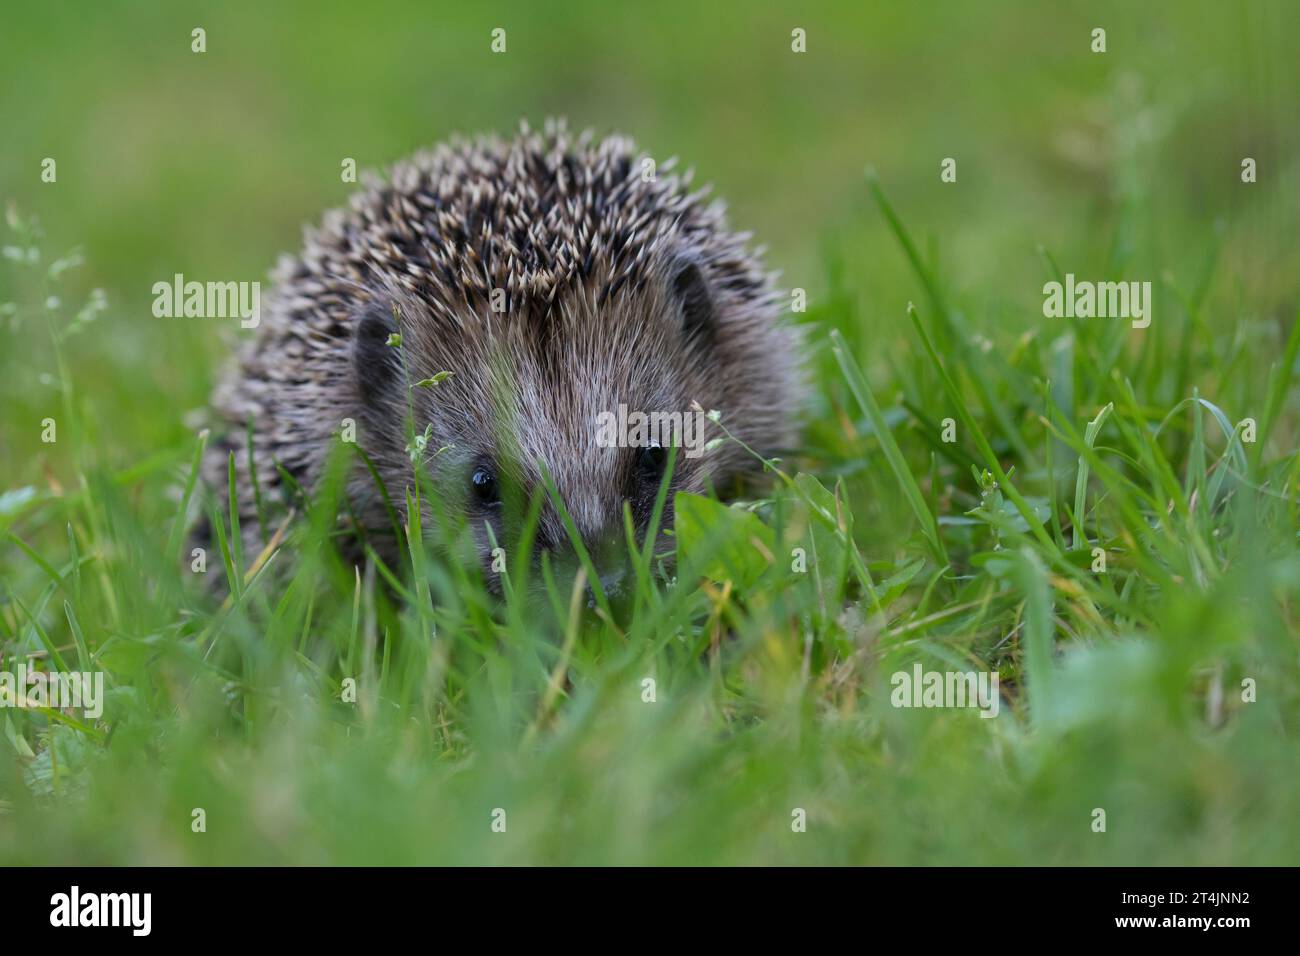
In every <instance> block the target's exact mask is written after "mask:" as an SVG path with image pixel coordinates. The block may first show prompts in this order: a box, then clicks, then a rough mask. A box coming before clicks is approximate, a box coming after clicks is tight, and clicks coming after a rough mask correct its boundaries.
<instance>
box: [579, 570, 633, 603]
mask: <svg viewBox="0 0 1300 956" xmlns="http://www.w3.org/2000/svg"><path fill="white" fill-rule="evenodd" d="M626 577H627V572H626V571H624V570H623V569H622V568H619V569H617V570H614V571H606V572H605V573H604V574H602V575H601V576H600V589H601V590H602V591H604V592H605V599H606V600H608V601H614V600H617V599H618V598H620V597H622V595H623V582H624V580H625V579H626ZM587 607H589V608H595V607H596V592H595V590H594V589H593V588H592V587H591V585H590V584H589V585H587Z"/></svg>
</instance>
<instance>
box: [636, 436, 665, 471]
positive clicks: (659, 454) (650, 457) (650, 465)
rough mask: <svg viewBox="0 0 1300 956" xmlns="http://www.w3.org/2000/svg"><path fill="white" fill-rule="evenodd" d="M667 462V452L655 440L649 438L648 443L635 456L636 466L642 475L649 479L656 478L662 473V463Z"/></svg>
mask: <svg viewBox="0 0 1300 956" xmlns="http://www.w3.org/2000/svg"><path fill="white" fill-rule="evenodd" d="M667 462H668V452H667V451H665V450H664V447H663V446H662V445H660V444H659V443H658V442H657V441H654V440H651V442H650V444H648V445H646V446H645V447H644V448H642V449H641V452H640V454H639V455H638V456H637V468H638V470H639V471H640V472H641V474H642V476H643V477H645V478H647V479H650V480H658V478H659V476H660V475H662V474H663V473H664V465H665V464H667Z"/></svg>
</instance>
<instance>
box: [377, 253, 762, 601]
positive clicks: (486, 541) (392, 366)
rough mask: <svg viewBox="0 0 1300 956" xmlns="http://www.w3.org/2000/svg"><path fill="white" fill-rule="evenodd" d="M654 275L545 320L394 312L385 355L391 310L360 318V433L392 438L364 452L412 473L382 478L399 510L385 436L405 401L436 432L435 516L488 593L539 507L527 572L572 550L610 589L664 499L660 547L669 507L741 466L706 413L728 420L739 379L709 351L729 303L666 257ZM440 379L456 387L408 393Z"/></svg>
mask: <svg viewBox="0 0 1300 956" xmlns="http://www.w3.org/2000/svg"><path fill="white" fill-rule="evenodd" d="M656 274H657V275H659V276H662V278H661V279H660V281H658V282H647V283H645V285H644V286H643V287H642V288H641V289H639V290H628V291H627V292H626V293H625V294H623V295H622V296H610V297H609V299H608V301H606V302H605V303H603V304H602V303H598V302H596V301H592V300H593V299H596V298H597V295H596V294H593V295H591V296H590V297H588V298H586V299H584V298H580V297H575V298H573V299H570V300H568V301H563V300H562V301H560V302H557V303H556V305H555V306H554V307H553V308H552V310H551V311H550V314H549V315H547V316H537V315H530V316H524V317H512V316H511V315H509V313H508V312H507V313H506V314H504V315H501V314H488V315H486V316H485V317H482V318H469V319H465V320H464V321H462V322H461V323H460V325H459V326H458V327H453V328H448V327H447V326H446V325H444V324H442V323H436V322H434V321H433V320H432V319H429V318H426V317H425V316H421V315H419V314H417V315H416V316H415V317H414V318H412V316H411V315H410V314H409V313H411V312H412V311H413V309H412V307H410V306H403V308H402V309H401V313H402V317H401V320H400V322H401V335H402V348H401V353H398V352H397V350H395V349H394V348H393V347H391V346H388V345H385V344H383V343H385V342H386V341H387V340H388V336H389V335H390V334H391V333H392V331H393V330H394V329H393V325H392V319H391V317H390V315H389V314H388V313H387V311H386V310H383V309H374V310H372V311H371V312H369V313H367V315H366V316H364V317H363V319H362V322H361V323H360V325H359V327H358V332H357V340H356V341H357V346H356V352H355V354H356V360H357V373H358V381H359V383H360V393H361V399H362V402H363V405H364V406H365V407H366V408H367V409H368V410H369V411H367V412H365V413H363V414H365V415H366V416H367V423H368V427H363V431H364V432H367V433H369V434H370V435H371V436H375V435H377V434H379V433H386V434H388V436H389V438H388V440H387V445H388V451H387V454H385V453H384V452H383V450H382V449H380V450H379V451H376V450H374V449H373V448H367V451H368V452H369V453H370V454H371V455H372V457H373V458H376V460H379V459H382V460H383V461H384V462H387V463H388V464H390V465H394V464H395V465H396V468H397V469H398V470H399V471H404V472H405V474H404V475H401V474H395V475H392V476H391V477H390V476H389V475H385V480H386V483H387V484H389V488H390V493H392V494H393V495H394V497H395V498H396V497H397V496H398V495H400V494H401V489H402V488H404V487H405V486H406V485H409V483H410V468H409V461H408V462H402V461H401V459H400V458H399V456H398V455H397V454H396V449H397V448H398V447H400V446H399V444H398V442H397V440H396V438H395V437H394V430H396V429H400V428H402V426H401V423H402V422H404V421H405V418H406V416H407V409H406V408H405V407H403V404H402V402H403V401H404V396H403V395H402V392H403V391H404V390H407V391H409V392H410V399H411V404H410V411H411V412H412V413H413V415H414V420H415V423H416V425H417V429H416V431H417V432H422V430H423V429H424V427H425V426H428V429H429V434H428V438H427V440H426V441H425V443H424V453H425V462H426V465H427V467H428V470H429V474H430V476H431V477H432V479H433V482H434V486H435V488H436V490H437V493H438V496H439V501H438V502H437V509H441V510H443V511H445V512H452V513H455V514H458V515H462V516H463V517H464V518H465V519H466V524H467V526H468V528H469V529H470V532H471V534H472V535H473V539H474V543H475V547H476V550H477V553H478V558H479V560H480V562H481V564H482V567H483V570H484V574H485V577H486V579H487V581H488V582H489V585H494V584H496V583H497V582H499V580H500V570H501V567H502V564H503V560H504V562H506V566H513V564H514V561H515V549H517V548H519V547H522V546H525V545H526V544H527V543H526V542H525V541H524V540H523V533H524V529H525V528H526V527H527V526H528V524H529V522H528V521H527V520H526V518H527V514H528V511H529V507H530V505H532V506H533V507H534V508H535V509H536V512H537V517H536V520H535V531H534V533H533V535H532V540H531V545H529V546H530V547H531V549H532V551H533V553H534V557H536V556H540V554H541V553H543V552H546V553H549V554H550V556H551V557H552V559H554V560H559V561H561V562H563V561H565V560H566V559H567V560H568V561H573V559H574V557H575V554H576V551H577V549H578V547H581V549H582V550H584V551H586V553H587V554H588V555H589V556H590V558H591V560H592V562H593V564H594V565H595V567H596V569H597V572H598V573H599V574H600V576H601V579H602V581H603V582H604V584H605V585H606V588H607V590H617V588H618V584H619V581H620V579H621V577H622V571H623V569H624V568H625V567H626V560H627V556H628V546H627V533H626V525H627V523H628V519H630V523H631V527H632V529H633V536H634V538H635V540H636V542H637V543H638V545H640V544H642V543H643V542H644V538H645V535H646V533H647V531H648V529H649V526H650V524H651V518H652V515H653V513H654V511H655V504H656V499H657V496H658V495H659V494H660V492H661V490H663V491H664V494H665V498H664V502H663V507H662V512H661V517H660V520H659V522H658V525H657V532H658V534H659V535H660V536H662V534H663V531H664V529H666V528H667V529H671V527H672V522H673V508H672V505H673V495H674V494H675V493H676V492H678V491H689V492H695V493H700V492H703V491H705V490H706V489H707V487H708V486H709V485H710V484H717V483H721V482H723V481H725V480H727V479H728V478H730V477H731V476H733V475H734V474H735V473H736V472H737V471H738V470H740V469H741V468H743V467H746V466H747V465H748V464H749V459H748V458H747V456H745V455H744V454H743V453H742V452H740V451H739V449H736V448H735V447H734V446H723V447H721V448H716V447H715V448H711V449H707V450H706V446H707V445H708V443H709V442H710V441H711V440H712V439H714V438H717V437H718V436H719V435H720V434H721V432H720V429H719V428H718V426H717V425H716V424H715V423H713V422H712V421H709V420H708V419H707V418H706V416H705V411H706V410H708V409H714V408H717V409H720V410H722V414H723V415H724V419H725V416H726V415H727V410H726V400H727V397H728V396H727V393H726V389H725V383H727V382H728V381H733V380H734V379H735V378H736V370H735V369H730V368H728V367H727V366H726V363H727V362H728V361H734V357H732V356H731V354H730V353H728V351H727V350H726V349H725V348H720V347H719V342H718V340H719V338H720V334H721V333H725V331H726V327H725V323H727V322H728V321H729V320H730V317H729V315H728V313H727V308H726V301H725V299H722V298H720V297H719V296H717V295H716V294H715V293H714V292H713V291H712V290H711V288H710V285H709V283H708V280H707V279H706V276H705V271H704V268H703V267H702V265H701V264H700V263H699V262H697V261H696V260H694V259H693V258H689V257H681V256H678V257H675V258H673V259H671V260H669V261H668V262H667V263H666V264H665V266H664V267H663V268H661V269H659V270H657V272H656ZM402 353H404V354H402ZM403 359H404V360H405V367H403V365H402V360H403ZM441 372H451V373H452V374H451V376H450V377H446V378H444V379H443V380H441V381H440V382H439V383H438V384H436V385H429V386H423V387H422V386H420V385H418V384H417V385H411V386H405V385H404V383H406V382H408V381H409V382H412V383H418V382H420V381H422V380H427V379H431V378H434V377H435V376H438V374H439V373H441ZM731 424H736V423H734V422H733V423H731ZM740 424H741V425H743V423H740ZM741 430H742V431H743V430H744V429H743V427H742V428H741ZM363 444H364V443H363ZM715 444H716V443H715ZM674 446H675V447H674ZM670 465H671V475H670V476H669V474H668V470H669V467H670ZM380 470H381V472H383V471H384V470H385V469H384V466H383V465H380ZM394 484H395V487H394ZM437 509H435V510H437ZM625 515H626V516H627V517H626V518H625ZM431 517H433V516H432V515H431ZM575 542H576V543H575Z"/></svg>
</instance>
